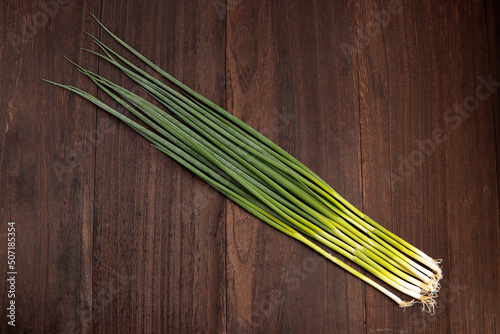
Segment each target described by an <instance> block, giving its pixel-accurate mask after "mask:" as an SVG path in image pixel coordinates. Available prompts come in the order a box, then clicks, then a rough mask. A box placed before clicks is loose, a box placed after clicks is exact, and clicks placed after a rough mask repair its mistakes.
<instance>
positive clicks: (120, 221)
mask: <svg viewBox="0 0 500 334" xmlns="http://www.w3.org/2000/svg"><path fill="white" fill-rule="evenodd" d="M102 13H103V14H102V20H103V22H104V23H105V24H106V25H107V26H109V28H111V29H112V30H113V31H114V32H116V33H117V34H118V35H119V36H124V38H125V39H126V40H127V42H128V43H129V44H130V45H132V46H134V47H135V48H137V49H138V50H139V51H140V52H142V53H143V54H144V55H145V56H146V57H148V58H150V59H152V60H153V61H154V62H156V63H157V64H158V65H160V66H161V67H163V68H165V69H166V70H167V71H170V72H171V73H172V74H173V75H174V76H177V77H178V78H179V79H180V80H183V81H184V82H185V83H186V84H188V85H190V86H192V87H193V88H195V89H197V90H199V91H200V92H201V93H203V94H205V95H207V96H208V97H209V98H211V99H213V100H214V101H215V102H217V103H220V104H223V103H224V96H225V95H224V82H223V78H224V77H223V74H224V68H225V64H224V50H225V42H224V34H225V21H224V20H219V19H218V17H217V14H216V12H215V10H214V8H213V6H212V4H211V3H206V2H205V3H203V2H201V1H199V2H188V3H187V2H183V1H170V2H168V3H160V2H155V3H141V4H139V3H135V4H129V5H128V6H124V5H123V2H121V1H104V2H103V9H102ZM102 37H103V40H104V41H110V38H109V37H108V36H105V35H104V34H103V35H102ZM99 72H100V73H102V74H104V75H106V76H107V75H110V76H111V77H112V78H114V79H118V80H121V78H122V75H117V74H116V70H114V69H113V70H112V69H111V68H110V67H109V66H106V64H103V63H102V62H101V63H100V65H99ZM111 73H113V74H111ZM123 83H124V84H125V85H127V87H133V85H132V84H131V83H129V82H127V81H123ZM108 118H109V117H108V115H105V114H104V113H99V114H98V122H105V121H107V120H108ZM113 122H114V123H116V122H115V121H113ZM115 127H116V129H115V131H113V134H112V136H110V137H109V138H106V143H105V144H104V145H101V146H99V148H98V151H97V155H96V157H97V171H96V220H95V225H94V231H95V233H94V240H95V242H94V244H95V246H94V249H95V252H94V261H93V265H94V274H93V288H94V294H93V296H94V299H95V300H96V302H97V300H98V299H99V297H100V294H103V295H104V296H106V291H109V290H111V289H110V286H112V287H113V288H114V289H115V290H118V291H119V292H118V293H116V294H113V296H112V298H108V299H109V301H108V300H107V298H106V297H101V299H103V300H104V301H103V303H105V304H106V305H105V306H104V307H103V308H102V310H101V312H99V314H97V315H96V316H95V318H94V321H93V328H92V329H93V332H95V333H109V332H116V331H118V332H153V333H158V332H167V331H168V332H185V333H195V332H210V333H216V332H224V328H225V323H224V308H225V288H224V284H225V283H224V277H225V275H224V271H225V268H224V266H225V261H224V249H225V243H224V238H225V233H224V207H225V205H224V199H223V197H222V196H220V195H218V194H216V192H215V191H214V190H212V189H210V188H209V187H208V186H207V185H206V184H204V183H203V182H202V181H201V180H199V179H198V178H196V177H195V176H194V175H192V174H190V173H189V172H187V171H186V170H185V169H183V168H182V167H180V165H178V164H177V163H176V162H174V161H173V160H171V159H168V158H167V157H165V156H164V154H163V153H160V152H159V151H157V150H155V149H154V148H152V147H151V146H150V145H149V144H148V143H147V142H146V141H145V140H143V139H142V138H139V137H138V136H137V134H136V133H133V132H132V131H131V130H130V129H128V128H127V127H126V126H124V125H123V124H116V126H115ZM118 275H123V276H124V277H125V281H124V282H121V280H120V279H119V278H117V276H118Z"/></svg>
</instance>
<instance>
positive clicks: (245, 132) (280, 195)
mask: <svg viewBox="0 0 500 334" xmlns="http://www.w3.org/2000/svg"><path fill="white" fill-rule="evenodd" d="M92 16H93V15H92ZM93 17H94V19H95V20H96V21H97V22H98V23H99V25H100V26H101V27H102V28H103V29H104V30H105V31H106V32H107V33H108V34H109V35H110V36H111V37H112V38H113V39H114V40H115V41H116V42H118V44H119V45H121V46H122V47H123V48H124V49H126V50H127V51H128V52H129V53H131V54H132V55H133V56H135V57H136V58H137V59H138V60H140V61H142V62H143V63H145V64H146V65H148V66H149V67H150V68H152V69H153V70H154V71H155V72H157V73H158V74H159V75H160V76H161V77H162V78H163V79H165V81H162V80H159V79H157V78H155V77H154V76H152V75H151V74H149V73H147V72H146V71H144V70H142V69H141V68H139V67H138V66H137V65H136V64H134V63H133V62H132V61H131V60H129V59H127V58H126V57H125V56H122V55H120V54H119V53H118V52H117V51H116V50H114V49H112V48H110V47H109V46H107V45H106V44H105V43H103V42H102V41H100V40H99V39H97V38H96V37H94V36H92V35H90V34H88V33H86V34H87V35H89V36H90V37H91V38H92V40H93V41H94V42H95V43H96V44H97V46H98V47H99V48H100V50H101V51H102V53H98V52H95V51H91V50H86V49H84V50H86V51H88V52H90V53H92V54H95V55H96V56H98V57H100V58H101V59H103V60H105V61H107V62H109V63H110V64H112V65H114V66H115V67H116V68H117V69H118V70H119V71H121V73H123V74H124V75H125V76H127V77H128V78H130V79H131V80H132V81H133V82H135V83H136V84H137V85H139V86H140V87H141V88H142V89H143V90H144V91H145V92H146V93H147V94H148V95H149V96H150V97H151V98H152V99H154V100H155V101H156V102H157V104H153V103H151V102H149V101H148V100H146V99H145V98H143V97H141V96H138V95H137V94H135V93H133V92H131V91H129V90H127V89H125V88H123V87H122V86H120V85H119V84H117V83H115V82H112V81H111V80H109V79H106V78H104V77H102V76H101V75H99V74H97V73H94V72H92V71H90V70H87V69H85V68H83V67H81V66H79V65H78V64H76V63H74V62H72V61H71V60H69V59H68V60H69V61H70V62H71V63H72V64H73V65H75V66H76V67H77V68H78V70H79V71H80V72H82V73H83V74H84V75H86V76H87V77H89V78H90V79H91V80H92V81H93V82H94V83H95V84H96V85H97V86H98V87H99V88H100V89H101V90H102V91H104V92H105V93H106V94H108V95H109V96H110V97H111V98H112V99H113V100H115V101H116V102H117V103H119V104H120V105H121V106H122V107H124V108H125V109H126V110H128V111H129V112H131V113H132V114H133V115H134V116H135V117H136V118H137V119H138V120H139V121H135V120H133V119H131V118H129V117H126V116H125V115H123V114H122V113H120V112H118V111H117V110H115V109H114V108H112V107H110V106H109V105H107V104H106V103H104V102H103V101H101V100H99V99H97V98H96V97H94V96H93V95H91V94H89V93H87V92H85V91H83V90H81V89H79V88H76V87H73V86H69V85H63V84H59V83H55V82H52V81H48V80H44V81H47V82H49V83H52V84H54V85H56V86H59V87H62V88H65V89H67V90H69V91H71V92H73V93H75V94H77V95H80V96H81V97H83V98H84V99H86V100H88V101H90V102H91V103H93V104H94V105H96V106H98V107H100V108H101V109H103V110H104V111H106V112H108V113H109V114H111V115H112V116H114V117H116V118H118V119H119V120H121V121H123V122H124V123H125V124H127V125H128V126H129V127H130V128H132V129H133V130H134V131H136V132H137V133H139V134H140V135H141V136H143V137H144V138H145V139H146V140H148V141H149V142H150V143H151V144H152V145H153V146H154V147H155V148H157V149H158V150H160V151H161V152H163V153H165V154H167V155H168V156H170V157H171V158H173V159H174V160H176V161H177V162H179V163H180V164H181V165H183V166H184V167H186V168H187V169H189V170H190V171H191V172H193V173H194V174H196V175H197V176H199V177H200V178H201V179H203V180H204V181H206V182H207V183H208V184H210V185H211V186H212V187H214V188H215V189H217V190H218V191H219V192H221V193H222V194H224V195H225V196H226V197H228V198H229V199H231V200H232V201H233V202H235V203H236V204H238V205H239V206H241V207H242V208H243V209H245V210H247V211H248V212H249V213H251V214H253V215H254V216H256V217H257V218H259V219H261V220H262V221H264V222H265V223H267V224H269V225H271V226H272V227H274V228H276V229H278V230H280V231H281V232H283V233H285V234H286V235H288V236H290V237H292V238H294V239H296V240H298V241H300V242H302V243H303V244H304V245H306V246H308V247H310V248H312V249H313V250H315V251H316V252H318V253H319V254H321V255H322V256H324V257H325V258H327V259H328V260H330V261H332V262H333V263H335V264H336V265H338V266H339V267H341V268H343V269H344V270H346V271H348V272H350V273H351V274H353V275H354V276H356V277H358V278H359V279H361V280H363V281H364V282H366V283H367V284H369V285H371V286H372V287H374V288H375V289H377V290H379V291H380V292H382V293H383V294H385V295H386V296H388V297H389V298H391V299H392V300H393V301H394V302H396V303H397V304H398V305H399V306H401V307H408V306H411V305H413V304H415V303H421V304H422V308H423V310H424V311H427V312H429V313H433V312H434V308H435V305H436V301H435V298H436V297H437V292H438V291H439V289H440V285H439V281H440V279H441V278H442V270H441V268H440V266H439V265H440V260H434V259H433V258H431V257H430V256H428V255H426V254H425V253H424V252H422V251H421V250H419V249H418V248H416V247H415V246H413V245H411V244H410V243H408V242H406V241H405V240H403V239H401V238H400V237H398V236H396V235H395V234H393V233H392V232H390V231H388V230H387V229H385V228H384V227H382V226H381V225H379V224H378V223H376V222H375V221H374V220H372V219H371V218H369V217H368V216H367V215H365V214H364V213H362V212H361V211H359V210H358V209H357V208H355V207H354V206H353V205H352V204H350V203H349V202H348V201H347V200H346V199H344V198H343V197H342V196H340V195H339V194H338V193H337V192H336V191H335V190H334V189H333V188H332V187H330V186H329V185H328V184H327V183H326V182H325V181H324V180H323V179H321V178H320V177H319V176H318V175H316V174H315V173H314V172H313V171H311V170H310V169H309V168H307V167H306V166H305V165H304V164H302V163H301V162H300V161H299V160H297V159H296V158H295V157H293V156H292V155H290V154H289V153H287V152H286V151H285V150H283V149H282V148H280V147H279V146H278V145H276V144H275V143H273V142H272V141H271V140H269V139H268V138H267V137H265V136H264V135H262V134H261V133H259V132H258V131H256V130H255V129H253V128H252V127H250V126H249V125H248V124H246V123H244V122H243V121H241V120H240V119H239V118H237V117H235V116H234V115H232V114H231V113H229V112H227V111H226V110H224V109H223V108H221V107H220V106H218V105H217V104H215V103H213V102H211V101H210V100H208V99H207V98H205V97H203V96H202V95H200V94H199V93H197V92H195V91H194V90H192V89H191V88H189V87H188V86H186V85H184V84H183V83H182V82H180V81H179V80H177V79H176V78H174V77H173V76H171V75H170V74H168V73H167V72H165V71H164V70H162V69H161V68H160V67H158V66H157V65H155V64H154V63H153V62H151V61H150V60H149V59H147V58H146V57H144V56H143V55H142V54H140V53H139V52H138V51H136V50H135V49H133V48H132V47H131V46H129V45H128V44H127V43H125V42H124V41H123V40H122V39H120V38H119V37H117V36H116V35H114V34H113V33H112V32H111V31H110V30H108V29H107V28H106V27H105V26H104V25H103V24H102V23H101V22H100V21H99V20H98V19H97V18H96V17H95V16H93ZM158 105H160V106H161V107H159V106H158ZM140 122H141V123H140ZM319 244H321V245H322V246H323V247H320V246H319ZM325 249H331V250H333V251H335V252H336V253H337V254H339V255H341V256H342V257H344V258H346V259H347V260H350V261H351V262H353V263H355V264H357V265H358V266H359V267H360V268H362V269H363V270H365V271H367V272H369V273H371V274H372V275H373V276H374V277H376V279H378V280H380V281H382V282H384V283H386V284H387V285H388V286H387V287H384V286H382V285H381V284H380V283H381V282H380V283H377V282H376V281H375V280H373V279H371V278H369V277H367V276H366V275H364V274H362V273H361V272H359V271H358V270H356V269H354V268H352V267H351V266H349V265H347V264H346V263H344V262H342V261H341V260H339V259H338V258H336V257H334V256H333V255H331V254H330V253H329V252H328V251H327V250H325ZM389 286H390V287H392V289H394V290H396V291H398V293H401V294H404V295H406V296H408V297H411V299H410V300H406V301H405V300H403V299H401V298H400V297H398V295H396V294H395V293H394V292H392V291H390V290H389V289H390V288H389Z"/></svg>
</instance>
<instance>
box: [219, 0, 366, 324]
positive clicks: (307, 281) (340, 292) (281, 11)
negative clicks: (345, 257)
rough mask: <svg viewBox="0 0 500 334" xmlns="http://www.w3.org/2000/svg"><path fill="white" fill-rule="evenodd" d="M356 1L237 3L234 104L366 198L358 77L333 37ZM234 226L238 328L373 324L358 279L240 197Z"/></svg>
mask: <svg viewBox="0 0 500 334" xmlns="http://www.w3.org/2000/svg"><path fill="white" fill-rule="evenodd" d="M346 6H347V5H346V3H340V4H337V5H332V4H326V3H322V2H320V1H318V2H315V3H294V4H289V3H286V2H282V1H277V2H274V1H259V2H242V3H240V4H238V6H236V7H233V8H231V10H229V11H228V38H227V40H228V46H227V50H228V52H227V64H228V65H227V67H228V68H227V71H228V101H229V102H228V106H229V110H230V111H231V112H232V113H233V114H235V115H237V116H238V117H240V118H242V119H243V120H245V121H246V122H248V123H249V124H251V125H252V126H254V127H255V128H257V129H258V130H259V131H261V132H262V133H264V134H265V135H267V136H268V137H269V138H271V139H272V140H274V141H275V142H277V143H278V144H279V145H281V146H282V147H283V148H285V149H287V150H288V151H290V152H291V153H292V154H295V155H296V156H297V157H299V158H300V159H301V160H302V161H303V162H304V163H306V164H307V165H308V166H310V167H311V168H312V169H313V170H315V171H316V172H318V174H319V175H322V176H324V177H325V179H327V180H328V181H331V183H332V184H333V185H334V186H335V187H337V189H339V191H341V190H344V191H343V193H344V194H346V196H347V197H348V198H349V199H350V200H353V202H354V203H355V204H357V203H356V202H355V200H358V201H359V199H360V188H359V183H358V182H359V181H358V175H359V169H358V167H359V166H358V148H359V134H358V129H359V126H357V124H359V123H358V119H357V117H356V114H357V105H356V103H357V102H356V97H355V96H354V97H353V96H352V95H349V91H350V90H349V89H350V88H352V87H353V86H354V87H355V86H356V83H355V79H356V76H355V74H354V71H353V70H352V68H349V67H347V66H346V65H345V62H346V61H345V59H344V56H343V55H342V54H340V55H338V57H337V58H332V57H331V54H332V53H334V52H335V51H336V50H335V51H334V50H332V48H333V47H334V46H335V42H334V43H332V40H333V41H336V42H337V43H340V42H341V41H342V38H343V35H342V34H341V33H339V32H336V30H334V29H333V28H332V27H330V26H329V25H330V22H332V21H333V22H336V21H337V20H338V21H340V22H342V20H343V19H342V17H343V14H342V11H343V10H344V9H345V7H346ZM341 24H342V23H339V26H340V25H341ZM337 54H338V53H337ZM336 74H338V75H336ZM351 94H352V93H351ZM353 101H354V102H353ZM227 231H228V233H227V244H228V246H227V250H228V251H227V262H228V272H227V274H228V287H227V289H228V291H227V303H228V332H235V331H238V330H239V331H241V332H268V331H269V330H271V329H272V331H276V332H287V333H295V332H296V333H306V332H307V333H310V332H315V333H324V332H330V329H331V328H337V329H338V330H339V331H344V330H345V331H347V330H348V329H349V330H350V331H351V332H353V333H357V332H359V330H360V329H361V330H362V329H363V296H362V284H360V282H359V281H358V280H356V279H354V278H353V277H346V276H348V274H346V273H345V272H344V271H342V270H341V269H339V268H337V267H334V265H333V264H331V263H328V262H327V261H326V260H324V259H323V258H321V257H319V256H318V255H317V254H314V252H312V251H310V250H309V249H307V248H305V247H304V246H303V245H301V244H299V243H297V242H296V241H294V240H291V239H290V238H288V237H286V236H284V235H282V234H280V233H279V232H277V231H274V230H273V229H272V228H270V227H268V226H265V225H263V223H262V222H260V221H258V220H257V219H255V218H251V217H249V216H248V215H247V214H246V213H245V212H243V211H242V210H241V209H239V208H237V207H235V206H234V205H229V206H228V215H227ZM271 240H273V241H271ZM283 295H284V297H283V298H280V297H279V296H283Z"/></svg>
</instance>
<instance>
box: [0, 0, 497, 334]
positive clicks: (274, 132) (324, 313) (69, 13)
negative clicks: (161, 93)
mask: <svg viewBox="0 0 500 334" xmlns="http://www.w3.org/2000/svg"><path fill="white" fill-rule="evenodd" d="M89 12H92V13H94V14H96V15H97V16H98V17H99V18H101V20H102V21H103V22H104V23H105V24H106V25H107V26H108V27H109V28H110V29H111V30H112V31H114V32H115V33H116V34H118V35H119V36H121V37H123V38H124V39H125V40H126V41H127V42H128V43H129V44H131V45H132V46H134V47H135V48H136V49H137V50H139V51H140V52H142V53H143V54H144V55H145V56H147V57H149V58H150V59H152V60H153V61H154V62H155V63H157V64H159V65H160V66H161V67H162V68H164V69H166V70H167V71H168V72H170V73H171V74H173V75H174V76H176V77H177V78H179V79H180V80H182V81H183V82H185V83H186V84H188V85H189V86H191V87H193V88H195V89H196V90H197V91H199V92H200V93H202V94H203V95H205V96H207V97H208V98H210V99H211V100H213V101H214V102H216V103H218V104H220V105H221V106H223V107H226V108H227V109H228V110H229V111H230V112H232V113H233V114H234V115H237V116H238V117H240V118H241V119H243V120H244V121H245V122H247V123H249V124H250V125H252V126H254V127H255V128H257V129H258V130H260V131H261V132H262V133H264V134H265V135H266V136H268V137H269V138H271V139H272V140H273V141H275V142H276V143H278V144H279V145H280V146H282V147H283V148H285V149H286V150H288V151H289V152H291V153H292V154H294V155H295V156H296V157H298V158H299V159H300V160H301V161H302V162H304V163H305V164H306V165H308V166H309V167H310V168H311V169H313V170H314V171H315V172H317V173H318V174H319V175H320V176H322V177H323V178H324V179H325V180H326V181H327V182H328V183H330V184H331V185H332V186H333V188H334V189H336V190H337V191H338V192H339V193H341V194H342V195H343V196H344V197H346V198H347V199H348V200H349V201H350V202H351V203H352V204H354V205H355V206H357V207H359V208H361V209H362V210H363V211H364V212H365V213H367V214H368V215H369V216H370V217H372V218H373V219H375V220H376V221H378V222H380V223H381V224H382V225H384V226H386V227H388V228H390V229H391V230H392V231H394V232H395V233H396V234H398V235H399V236H401V237H403V238H404V239H406V240H407V241H409V242H411V243H412V244H414V245H416V246H417V247H419V248H420V249H422V250H423V251H425V252H426V253H427V254H429V255H431V256H433V257H435V258H442V259H443V268H444V278H443V281H442V291H441V293H440V296H439V298H438V305H439V307H438V308H437V310H436V314H435V315H433V316H430V315H428V314H425V313H422V312H421V311H420V309H419V307H418V306H415V307H413V308H409V309H407V310H405V311H403V310H402V309H400V308H398V307H397V305H396V304H394V303H393V302H392V301H391V300H389V299H388V298H386V297H385V296H384V295H382V294H381V293H379V292H378V291H376V290H374V289H373V288H371V287H370V286H367V285H366V284H363V283H362V282H361V281H360V280H359V279H357V278H355V277H353V276H352V275H350V274H348V273H346V272H345V271H343V270H341V269H339V268H338V267H336V266H335V265H334V264H332V263H330V262H328V261H327V260H325V259H324V258H322V257H321V256H319V255H317V254H316V253H314V252H313V251H311V250H310V249H308V248H306V247H305V246H303V245H302V244H300V243H298V242H297V241H295V240H293V239H291V238H289V237H287V236H285V235H283V234H281V233H280V232H278V231H276V230H274V229H273V228H271V227H269V226H267V225H266V224H264V223H262V222H261V221H259V220H258V219H256V218H254V217H252V216H250V215H249V214H248V213H247V212H245V211H244V210H242V209H241V208H239V207H238V206H236V205H235V204H234V203H232V202H230V201H229V200H226V199H225V198H224V197H223V196H222V195H220V194H218V193H217V192H216V191H215V190H213V189H212V188H210V187H209V186H208V185H207V184H205V183H204V182H203V181H201V180H200V179H198V178H197V177H195V176H194V175H193V174H192V173H190V172H188V171H187V170H185V169H184V168H182V167H181V166H180V165H178V164H177V163H176V162H174V161H173V160H172V159H170V158H168V157H166V156H165V155H164V154H162V153H160V152H158V151H157V150H156V149H154V148H153V147H151V146H150V145H149V144H148V143H147V142H146V141H145V140H143V139H142V138H140V136H138V135H137V134H135V133H133V132H132V131H131V130H130V129H129V128H127V127H126V126H124V125H123V124H120V123H119V122H118V121H116V120H114V119H111V118H110V117H109V116H108V115H107V114H106V113H104V112H103V111H101V110H98V109H97V108H95V107H93V106H92V105H91V104H89V103H87V102H85V101H83V100H82V99H81V98H79V97H77V96H75V95H72V94H70V93H69V92H66V91H63V90H62V89H58V88H56V87H53V86H51V85H48V84H45V83H43V82H42V81H41V80H39V78H40V77H43V78H48V79H51V80H54V81H58V82H64V83H67V84H72V85H75V86H78V87H81V88H83V89H85V90H87V91H89V92H92V93H93V94H98V96H99V97H100V98H103V99H104V100H105V101H108V102H110V101H109V100H107V99H106V97H105V96H104V94H103V93H102V92H98V91H97V90H96V88H95V87H94V86H93V85H92V84H90V82H89V81H88V80H85V78H84V77H83V76H82V75H81V74H79V73H78V71H76V70H75V69H74V68H73V67H72V66H71V65H70V64H69V63H68V62H66V61H64V58H63V57H64V56H67V57H69V58H71V59H73V60H76V61H78V62H79V63H81V64H82V65H84V66H85V67H87V68H90V69H92V70H94V71H96V72H99V73H100V74H102V75H105V76H107V77H110V78H112V79H113V80H118V81H119V82H122V83H123V84H124V85H125V86H126V87H128V88H130V89H136V87H134V86H133V85H131V84H130V82H128V81H126V80H124V79H123V76H121V75H119V74H118V73H117V71H116V70H115V69H113V68H112V67H111V66H110V65H109V64H106V63H105V62H104V61H98V59H96V57H94V56H92V55H90V54H88V53H86V52H84V51H81V50H80V48H90V49H92V50H97V49H96V47H95V45H93V44H92V43H91V41H90V39H89V38H88V37H86V36H85V35H84V34H82V33H81V30H85V31H88V32H90V33H92V34H95V35H97V36H100V37H101V38H102V39H103V40H104V41H105V42H107V43H111V44H112V45H115V44H114V43H113V42H112V40H111V38H110V37H109V36H107V35H106V33H105V32H104V31H103V30H102V29H100V28H99V26H98V25H97V23H96V22H95V21H93V19H92V18H91V17H90V15H89V14H88V13H89ZM0 18H1V20H0V22H1V23H0V41H1V42H0V66H1V67H0V68H1V72H0V218H1V219H0V238H1V239H0V279H1V280H2V283H1V284H0V287H1V288H0V293H1V294H0V297H1V298H0V305H1V310H0V331H1V332H2V333H10V332H18V333H143V332H144V333H164V332H169V333H224V332H227V333H496V332H500V275H499V274H500V263H499V256H500V248H499V241H500V236H499V186H500V179H499V171H500V167H499V163H500V114H499V105H500V94H499V93H498V89H499V87H500V83H496V82H497V81H500V72H499V69H500V66H499V64H498V63H497V59H498V55H499V54H500V42H499V41H500V5H499V4H498V3H497V2H495V1H492V0H485V1H469V0H468V1H444V2H437V1H430V0H425V1H404V2H403V1H402V0H400V1H396V0H383V1H363V0H361V1H348V0H338V1H337V0H335V1H319V0H317V1H270V0H268V1H250V0H231V1H228V2H227V3H226V2H225V1H222V0H208V1H201V0H196V1H180V0H176V1H171V0H169V1H145V2H139V1H137V2H134V1H118V0H101V1H92V0H85V1H72V0H45V1H41V2H35V1H11V0H5V1H2V2H1V3H0ZM10 221H14V222H15V223H16V225H15V226H16V271H17V275H16V298H15V302H16V327H15V328H13V327H11V326H9V325H8V324H7V322H8V320H9V319H8V318H7V306H8V303H9V302H10V299H9V298H8V295H7V292H8V290H9V284H8V283H7V279H8V278H9V277H10V276H9V275H8V274H7V272H8V268H7V228H8V225H7V223H8V222H10Z"/></svg>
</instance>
